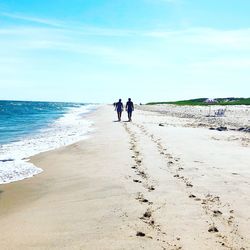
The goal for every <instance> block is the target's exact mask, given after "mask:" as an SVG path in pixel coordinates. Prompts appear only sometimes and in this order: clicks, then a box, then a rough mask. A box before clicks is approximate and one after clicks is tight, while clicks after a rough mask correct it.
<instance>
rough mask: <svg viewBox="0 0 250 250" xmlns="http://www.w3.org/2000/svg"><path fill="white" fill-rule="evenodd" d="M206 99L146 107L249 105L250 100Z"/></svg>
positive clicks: (150, 103) (153, 103)
mask: <svg viewBox="0 0 250 250" xmlns="http://www.w3.org/2000/svg"><path fill="white" fill-rule="evenodd" d="M207 100H208V98H198V99H191V100H183V101H176V102H149V103H147V104H146V105H155V104H174V105H180V106H184V105H190V106H201V105H202V106H206V105H250V98H235V97H229V98H216V99H214V100H213V101H210V102H207Z"/></svg>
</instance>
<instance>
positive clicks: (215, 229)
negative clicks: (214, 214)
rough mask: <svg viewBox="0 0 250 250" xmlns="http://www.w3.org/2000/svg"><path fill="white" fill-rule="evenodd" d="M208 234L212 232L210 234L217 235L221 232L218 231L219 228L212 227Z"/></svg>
mask: <svg viewBox="0 0 250 250" xmlns="http://www.w3.org/2000/svg"><path fill="white" fill-rule="evenodd" d="M208 232H210V233H217V232H219V230H218V229H217V227H215V226H212V227H210V228H209V229H208Z"/></svg>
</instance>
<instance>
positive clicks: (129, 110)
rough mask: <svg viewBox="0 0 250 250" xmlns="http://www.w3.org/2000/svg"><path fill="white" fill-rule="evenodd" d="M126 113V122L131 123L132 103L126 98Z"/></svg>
mask: <svg viewBox="0 0 250 250" xmlns="http://www.w3.org/2000/svg"><path fill="white" fill-rule="evenodd" d="M126 111H127V112H128V121H129V122H131V121H132V112H133V111H134V103H133V102H132V101H131V98H128V101H127V103H126Z"/></svg>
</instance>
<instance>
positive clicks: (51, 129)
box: [0, 105, 98, 185]
mask: <svg viewBox="0 0 250 250" xmlns="http://www.w3.org/2000/svg"><path fill="white" fill-rule="evenodd" d="M65 109H66V108H65ZM96 109H98V106H93V105H81V106H79V107H71V108H67V109H66V110H67V111H65V112H64V113H63V114H62V115H61V116H60V117H59V118H56V119H55V120H53V121H51V122H50V124H49V125H47V127H44V128H41V129H40V130H38V131H35V132H34V133H33V134H32V133H31V134H30V135H29V136H26V137H24V138H23V139H22V140H21V139H20V140H19V141H16V142H11V143H7V144H3V145H2V146H1V150H0V154H1V158H0V173H1V175H0V185H2V184H3V185H4V184H7V183H12V182H15V181H20V180H23V179H26V178H32V177H33V176H35V175H37V174H40V173H41V172H42V171H43V170H42V169H41V168H39V167H36V166H35V165H34V164H32V163H31V162H29V160H28V159H29V158H30V157H32V156H34V155H37V154H39V153H42V152H47V151H51V150H54V149H57V148H60V147H63V146H66V145H70V144H73V143H75V142H77V141H80V140H84V139H85V138H87V137H88V134H89V133H90V132H91V130H92V127H93V124H92V122H91V121H90V120H88V119H87V117H88V115H89V114H91V112H94V111H95V110H96ZM83 118H85V119H83Z"/></svg>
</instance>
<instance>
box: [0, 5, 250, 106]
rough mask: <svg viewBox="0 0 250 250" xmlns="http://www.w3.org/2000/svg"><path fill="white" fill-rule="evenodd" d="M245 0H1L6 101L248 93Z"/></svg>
mask: <svg viewBox="0 0 250 250" xmlns="http://www.w3.org/2000/svg"><path fill="white" fill-rule="evenodd" d="M249 10H250V1H249V0H209V1H206V0H70V1H69V0H53V1H52V0H43V1H38V0H1V1H0V99H2V100H34V101H35V100H42V101H73V102H94V103H96V102H97V103H113V102H114V101H116V100H117V99H119V98H122V99H123V100H124V101H125V100H126V99H127V98H128V97H131V98H132V100H134V102H135V103H146V102H150V101H174V100H185V99H191V98H199V97H208V98H216V97H250V70H249V69H250V17H249Z"/></svg>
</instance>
